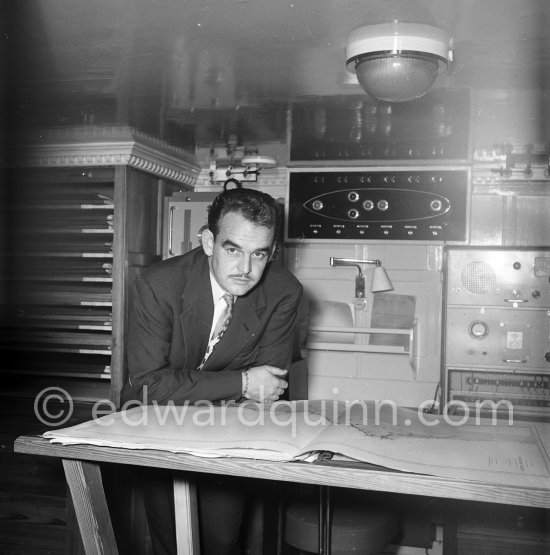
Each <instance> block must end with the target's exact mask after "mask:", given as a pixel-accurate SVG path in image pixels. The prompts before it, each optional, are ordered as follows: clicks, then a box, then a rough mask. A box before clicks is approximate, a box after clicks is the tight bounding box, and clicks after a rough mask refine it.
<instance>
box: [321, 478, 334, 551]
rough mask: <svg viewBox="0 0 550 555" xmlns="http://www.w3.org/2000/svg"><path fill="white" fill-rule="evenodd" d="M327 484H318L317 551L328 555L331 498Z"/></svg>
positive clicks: (329, 546)
mask: <svg viewBox="0 0 550 555" xmlns="http://www.w3.org/2000/svg"><path fill="white" fill-rule="evenodd" d="M330 493H331V491H330V487H329V486H319V553H320V555H330V553H331V537H330V528H331V520H332V516H331V510H332V506H331V504H332V500H331V495H330Z"/></svg>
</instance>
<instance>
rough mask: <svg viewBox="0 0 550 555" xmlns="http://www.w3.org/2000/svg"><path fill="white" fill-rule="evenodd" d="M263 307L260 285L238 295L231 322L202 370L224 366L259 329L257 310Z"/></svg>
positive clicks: (263, 297) (263, 300) (263, 298)
mask: <svg viewBox="0 0 550 555" xmlns="http://www.w3.org/2000/svg"><path fill="white" fill-rule="evenodd" d="M264 307H265V296H264V294H263V291H262V290H261V288H260V287H256V288H255V289H253V290H252V291H251V292H250V293H249V294H248V295H246V296H244V297H238V298H237V300H236V301H235V305H234V306H233V317H232V320H231V324H229V327H228V328H227V330H226V332H225V333H224V334H223V336H222V338H221V339H220V341H219V343H218V344H217V345H216V348H215V349H214V351H213V352H212V354H211V355H210V357H209V358H208V360H207V361H206V363H205V364H204V366H203V370H210V369H216V368H224V367H226V366H228V365H229V364H230V362H231V361H232V360H233V359H234V358H235V357H236V356H237V355H238V354H239V353H240V352H241V351H242V350H243V348H244V347H245V345H246V344H247V343H248V342H249V341H250V340H251V339H252V338H253V337H255V335H256V334H257V333H258V331H259V327H260V319H259V318H258V314H257V313H258V312H259V311H261V310H262V309H263V308H264Z"/></svg>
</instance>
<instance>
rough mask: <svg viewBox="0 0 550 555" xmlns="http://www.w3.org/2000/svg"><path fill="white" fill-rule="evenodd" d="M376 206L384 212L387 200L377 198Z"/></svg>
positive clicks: (387, 204)
mask: <svg viewBox="0 0 550 555" xmlns="http://www.w3.org/2000/svg"><path fill="white" fill-rule="evenodd" d="M377 206H378V210H382V212H384V211H385V210H387V209H388V207H389V203H388V201H387V200H379V201H378V204H377Z"/></svg>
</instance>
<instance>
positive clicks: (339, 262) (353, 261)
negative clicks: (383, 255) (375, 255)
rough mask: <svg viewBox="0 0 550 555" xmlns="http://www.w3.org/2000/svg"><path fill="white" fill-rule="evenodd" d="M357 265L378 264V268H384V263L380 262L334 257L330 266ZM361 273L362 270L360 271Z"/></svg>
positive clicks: (331, 258)
mask: <svg viewBox="0 0 550 555" xmlns="http://www.w3.org/2000/svg"><path fill="white" fill-rule="evenodd" d="M351 264H353V265H357V264H376V266H382V262H381V261H380V260H377V259H374V260H359V259H357V258H334V257H333V256H331V257H330V265H331V266H349V265H351ZM359 271H361V270H359Z"/></svg>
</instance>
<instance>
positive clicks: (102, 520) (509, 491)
mask: <svg viewBox="0 0 550 555" xmlns="http://www.w3.org/2000/svg"><path fill="white" fill-rule="evenodd" d="M15 451H16V452H18V453H29V454H33V455H45V456H50V457H59V458H61V459H62V460H63V467H64V470H65V476H66V479H67V483H68V485H69V489H70V492H71V496H72V499H73V503H74V507H75V512H76V517H77V520H78V524H79V527H80V532H81V535H82V540H83V543H84V547H85V550H86V553H87V554H88V555H92V554H94V555H96V554H97V555H99V554H110V555H116V554H117V553H118V550H117V547H116V542H115V536H114V533H113V527H112V524H111V519H110V516H109V511H108V509H107V502H106V499H105V492H104V490H103V484H102V479H101V471H100V466H99V463H100V462H108V463H118V464H129V465H139V466H146V467H156V468H167V469H172V470H178V471H185V472H202V473H212V474H227V475H232V476H242V477H248V478H261V479H265V480H277V481H284V482H297V483H302V484H316V485H321V486H334V487H346V488H355V489H362V490H371V491H383V492H384V491H385V492H392V493H399V494H408V495H422V496H428V497H442V498H445V499H456V500H467V501H485V502H489V503H502V504H507V505H519V506H527V507H541V508H550V489H548V488H547V487H529V488H528V487H518V486H513V485H510V484H493V483H485V482H477V481H469V480H465V479H453V478H441V477H437V476H427V475H420V474H412V473H406V472H395V471H390V470H385V469H381V468H379V467H373V466H370V465H367V464H362V463H336V462H329V463H320V464H317V463H304V462H272V461H258V460H251V459H237V458H215V459H213V458H201V457H196V456H192V455H184V454H175V453H169V452H166V451H155V450H141V449H135V450H130V449H120V448H114V447H97V446H92V445H61V444H52V443H50V442H49V440H46V439H44V438H41V437H36V436H21V437H19V438H18V439H17V440H16V442H15ZM192 488H193V485H192V483H191V482H190V481H189V480H187V479H186V475H185V474H183V473H182V474H181V478H178V479H176V480H175V482H174V495H175V499H176V507H177V509H176V529H177V534H178V537H177V540H178V553H181V554H192V553H199V550H198V533H197V522H196V518H197V512H196V510H195V509H196V508H195V507H194V499H195V497H194V494H193V489H192Z"/></svg>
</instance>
